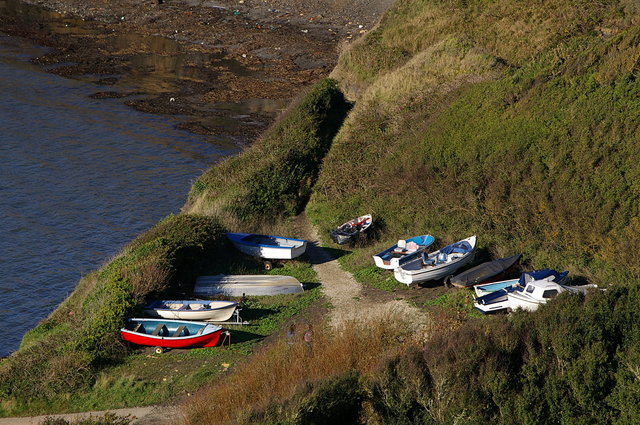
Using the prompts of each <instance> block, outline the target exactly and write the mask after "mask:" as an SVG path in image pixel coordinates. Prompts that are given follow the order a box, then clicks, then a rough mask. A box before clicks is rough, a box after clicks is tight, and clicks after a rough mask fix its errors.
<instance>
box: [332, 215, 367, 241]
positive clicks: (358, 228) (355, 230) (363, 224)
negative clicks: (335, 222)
mask: <svg viewBox="0 0 640 425" xmlns="http://www.w3.org/2000/svg"><path fill="white" fill-rule="evenodd" d="M372 223H373V218H372V217H371V214H366V215H363V216H360V217H358V218H354V219H353V220H349V221H347V222H346V223H344V224H341V225H340V226H338V227H337V228H336V229H334V230H332V231H331V234H330V235H331V240H333V241H334V242H335V243H337V244H339V245H343V244H345V243H347V242H353V241H354V240H355V239H356V238H357V237H358V236H359V235H360V234H361V233H362V232H364V231H365V230H367V229H368V228H369V227H371V224H372Z"/></svg>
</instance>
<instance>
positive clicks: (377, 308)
mask: <svg viewBox="0 0 640 425" xmlns="http://www.w3.org/2000/svg"><path fill="white" fill-rule="evenodd" d="M296 229H297V230H298V231H299V232H300V235H301V237H303V239H306V240H307V241H308V248H307V255H308V256H309V259H310V261H311V263H312V264H313V268H314V270H315V271H316V273H317V274H318V280H319V281H320V284H321V288H322V292H323V293H324V294H325V296H326V297H327V299H328V301H329V302H330V303H331V305H332V306H333V308H332V309H331V318H330V320H331V324H332V325H333V326H339V325H340V324H341V323H343V322H345V321H354V320H367V319H374V318H381V317H382V318H384V317H390V316H399V317H403V318H406V322H407V326H412V327H413V328H414V331H415V332H417V333H419V334H423V333H425V332H426V329H427V326H428V323H429V321H428V315H427V314H425V313H424V312H421V311H420V310H418V309H417V308H415V307H412V306H410V305H409V304H408V303H407V302H406V301H405V300H402V299H397V298H395V297H396V295H395V294H377V295H378V296H377V297H371V296H368V294H366V293H365V290H364V289H363V286H362V285H361V284H360V283H358V282H356V280H355V279H354V278H353V276H352V275H351V273H349V272H346V271H345V270H343V269H342V267H340V264H339V263H338V260H336V259H335V258H332V257H331V256H330V255H329V253H328V252H327V251H326V250H325V249H324V248H322V247H321V244H320V238H319V236H318V233H317V230H316V229H315V228H314V227H313V226H312V225H311V224H310V223H309V222H308V221H307V220H306V218H305V217H304V215H303V216H300V217H298V219H297V222H296ZM377 292H383V291H377Z"/></svg>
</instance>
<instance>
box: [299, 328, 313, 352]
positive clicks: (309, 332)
mask: <svg viewBox="0 0 640 425" xmlns="http://www.w3.org/2000/svg"><path fill="white" fill-rule="evenodd" d="M312 338H313V327H312V326H311V325H309V326H308V327H307V330H306V331H305V333H304V336H303V337H302V339H304V343H305V344H306V345H307V349H308V350H311V346H312V345H313V344H312Z"/></svg>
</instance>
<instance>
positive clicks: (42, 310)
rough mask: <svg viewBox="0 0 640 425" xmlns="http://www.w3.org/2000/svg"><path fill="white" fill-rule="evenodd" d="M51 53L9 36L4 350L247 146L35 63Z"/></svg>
mask: <svg viewBox="0 0 640 425" xmlns="http://www.w3.org/2000/svg"><path fill="white" fill-rule="evenodd" d="M42 52H43V50H42V49H41V48H39V47H37V46H33V45H31V44H29V43H28V42H26V41H24V40H21V39H18V38H14V37H10V36H8V35H5V34H2V33H0V95H1V96H2V99H1V101H0V129H1V131H0V218H1V219H0V334H1V335H2V336H3V337H2V339H0V356H5V355H7V354H9V353H11V352H12V351H15V350H16V349H17V348H18V347H19V344H20V341H21V339H22V337H23V335H24V334H25V332H27V331H28V330H29V329H31V328H33V327H34V326H35V325H36V324H37V323H38V322H39V321H40V320H42V319H43V318H45V317H46V316H47V315H49V314H50V313H51V311H53V310H54V309H55V308H56V306H57V305H58V304H59V303H60V302H61V301H63V300H64V299H65V297H67V295H68V294H70V293H71V292H72V291H73V289H74V287H75V285H76V284H77V282H78V281H79V279H80V278H81V276H83V275H84V274H87V273H88V272H90V271H92V270H95V269H96V268H97V267H99V266H100V265H101V264H103V263H104V262H105V261H107V260H108V259H109V258H110V257H111V256H113V255H115V254H116V253H117V252H118V251H119V250H120V249H121V248H122V247H123V246H124V245H125V244H126V243H127V242H129V241H130V240H132V239H133V238H135V237H136V236H137V235H139V234H140V233H142V232H144V231H145V230H147V229H149V228H150V227H152V226H153V225H154V224H155V223H156V222H157V221H158V220H159V219H161V218H162V217H164V216H166V215H168V214H170V213H175V212H178V211H179V209H180V207H181V206H182V205H183V204H184V202H185V200H186V195H187V193H188V190H189V187H190V185H191V183H192V181H193V180H194V179H195V178H196V177H197V176H199V175H200V174H201V173H202V171H203V170H204V169H206V168H207V167H208V166H210V165H211V164H213V163H215V162H217V161H219V160H220V159H221V158H223V157H226V156H228V155H231V154H233V153H236V152H237V151H238V150H239V148H238V146H237V144H235V143H233V141H232V140H228V139H225V138H223V137H214V136H199V135H193V134H190V133H188V132H184V131H180V130H176V129H175V125H176V123H177V121H172V120H173V118H167V117H161V116H154V115H150V114H145V113H141V112H137V111H135V110H133V109H131V108H129V107H127V106H125V105H124V104H123V101H122V100H117V99H92V98H90V97H89V95H90V94H92V93H94V92H96V91H99V90H101V89H103V90H104V89H106V88H104V87H102V88H101V87H100V86H98V85H95V84H92V83H90V82H86V81H81V80H72V79H65V78H61V77H58V76H55V75H52V74H49V73H47V72H44V70H43V69H41V68H39V67H37V66H35V65H32V64H31V63H30V62H29V58H30V57H32V56H34V55H37V54H41V53H42Z"/></svg>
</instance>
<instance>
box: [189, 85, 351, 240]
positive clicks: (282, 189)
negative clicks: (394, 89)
mask: <svg viewBox="0 0 640 425" xmlns="http://www.w3.org/2000/svg"><path fill="white" fill-rule="evenodd" d="M348 110H349V104H348V103H347V102H346V101H345V99H344V96H343V95H342V93H341V92H340V90H339V89H338V86H337V84H336V82H335V81H333V80H322V81H320V82H319V83H317V84H316V85H315V86H313V87H312V88H311V89H310V90H309V91H308V92H307V93H306V94H305V95H304V96H303V97H302V98H301V99H300V100H299V101H298V102H297V104H294V105H293V106H292V107H291V108H290V110H289V112H288V113H287V114H286V115H285V116H284V117H283V118H282V119H281V120H280V121H278V122H277V123H276V124H275V125H274V126H273V127H271V128H270V129H269V130H268V131H267V132H266V133H265V135H264V136H263V137H262V138H261V139H260V140H259V141H257V142H256V143H255V144H254V145H253V146H251V147H250V148H249V149H247V150H246V151H245V152H243V153H242V154H240V155H238V156H235V157H232V158H229V159H227V160H225V161H223V162H222V163H220V164H218V165H216V166H214V167H212V168H211V169H209V170H208V171H207V172H205V174H203V175H202V176H201V177H200V178H199V179H198V180H197V181H196V183H195V184H194V185H193V188H192V191H191V193H190V195H189V201H188V204H187V207H186V209H187V210H189V211H197V212H200V213H205V214H209V215H218V216H219V217H221V218H222V219H223V220H225V223H227V224H228V225H230V226H233V225H236V224H237V223H242V224H243V228H245V229H246V227H247V226H250V227H251V226H253V227H257V226H258V224H257V223H262V222H268V221H270V220H271V219H273V218H278V217H286V216H291V215H295V214H297V213H299V212H300V211H302V210H303V209H304V206H305V205H306V202H307V200H308V198H309V196H310V194H311V188H312V187H313V185H314V183H315V180H316V177H317V174H318V170H319V168H320V165H321V163H322V161H323V158H324V156H325V154H326V152H327V151H328V150H329V147H330V146H331V142H332V140H333V137H334V136H335V134H336V133H337V131H338V129H339V128H340V126H341V124H342V121H343V120H344V117H345V116H346V113H347V111H348Z"/></svg>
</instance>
